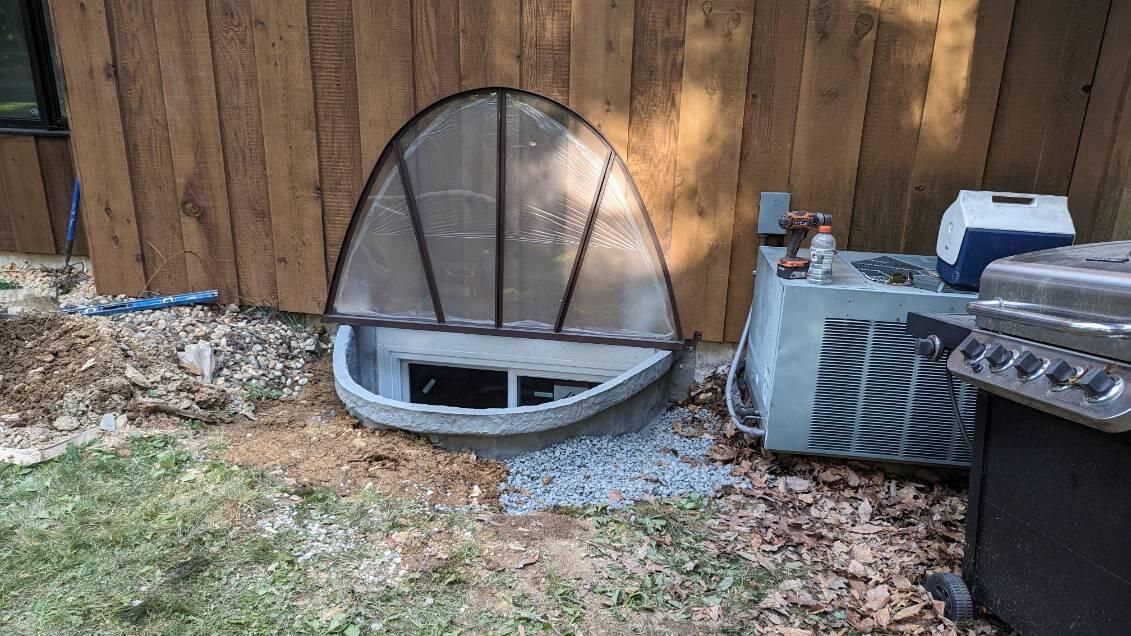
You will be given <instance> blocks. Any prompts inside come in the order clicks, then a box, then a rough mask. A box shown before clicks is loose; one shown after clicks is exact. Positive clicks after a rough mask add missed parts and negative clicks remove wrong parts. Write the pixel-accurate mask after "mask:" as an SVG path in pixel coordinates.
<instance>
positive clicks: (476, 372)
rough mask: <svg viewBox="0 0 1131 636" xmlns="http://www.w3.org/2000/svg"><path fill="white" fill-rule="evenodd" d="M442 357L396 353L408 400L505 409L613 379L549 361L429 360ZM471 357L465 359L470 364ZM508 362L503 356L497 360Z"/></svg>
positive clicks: (541, 401) (571, 394)
mask: <svg viewBox="0 0 1131 636" xmlns="http://www.w3.org/2000/svg"><path fill="white" fill-rule="evenodd" d="M443 357H444V356H442V355H431V356H428V355H425V356H411V357H402V356H401V355H396V356H394V358H393V359H394V361H396V362H399V363H400V364H401V365H402V367H401V384H400V387H401V388H400V390H399V391H397V390H396V389H394V391H393V392H394V393H397V392H399V393H400V394H401V396H402V398H403V399H404V400H405V401H406V402H411V403H413V404H430V405H433V406H454V407H459V408H468V409H502V408H508V407H514V406H534V405H537V404H546V403H547V402H553V401H555V400H563V399H565V398H570V397H574V396H576V395H580V394H581V393H584V392H585V391H587V390H589V389H592V388H593V387H596V386H600V384H601V383H602V382H603V381H605V380H606V379H611V378H612V377H613V376H612V371H605V372H604V374H602V372H601V370H600V369H584V368H581V367H573V368H570V367H564V366H559V365H553V364H548V365H547V367H548V369H540V368H539V367H538V365H535V364H530V363H526V364H522V363H518V365H517V367H516V368H507V367H503V366H499V367H484V366H464V365H462V364H459V362H460V361H461V360H459V359H457V358H452V360H454V361H456V363H455V364H429V363H427V362H421V361H419V360H420V359H428V360H429V361H435V360H437V359H441V358H443ZM466 360H468V359H467V358H464V359H463V360H462V361H464V362H466ZM493 362H494V363H496V364H506V361H505V359H504V358H499V359H496V360H494V361H493Z"/></svg>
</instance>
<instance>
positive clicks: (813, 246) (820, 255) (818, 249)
mask: <svg viewBox="0 0 1131 636" xmlns="http://www.w3.org/2000/svg"><path fill="white" fill-rule="evenodd" d="M835 256H836V238H835V237H834V236H833V228H832V226H830V225H822V226H821V229H819V230H818V231H817V236H814V237H813V242H812V243H810V244H809V275H808V278H809V282H810V283H813V284H814V285H828V284H830V283H832V282H833V258H834V257H835Z"/></svg>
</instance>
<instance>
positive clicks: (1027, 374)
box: [1013, 351, 1045, 380]
mask: <svg viewBox="0 0 1131 636" xmlns="http://www.w3.org/2000/svg"><path fill="white" fill-rule="evenodd" d="M1013 366H1014V367H1015V368H1016V369H1017V375H1018V376H1019V377H1020V378H1021V379H1022V380H1031V379H1033V378H1035V377H1036V376H1037V374H1038V373H1040V372H1041V369H1043V368H1045V361H1044V360H1042V359H1040V358H1039V357H1037V356H1035V355H1033V352H1032V351H1026V352H1024V353H1022V354H1021V355H1020V356H1018V357H1017V361H1016V362H1014V363H1013Z"/></svg>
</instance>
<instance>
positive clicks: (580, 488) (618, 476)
mask: <svg viewBox="0 0 1131 636" xmlns="http://www.w3.org/2000/svg"><path fill="white" fill-rule="evenodd" d="M704 418H709V419H708V420H707V421H704ZM693 419H694V420H698V423H699V424H701V425H703V429H702V434H700V435H695V436H692V437H688V436H685V435H681V434H679V433H677V432H676V431H675V430H674V429H673V425H674V426H676V427H677V428H682V427H680V424H682V423H685V422H687V421H689V420H693ZM720 426H721V423H720V422H719V420H718V419H717V418H715V417H714V416H711V415H709V414H706V413H703V412H700V413H698V414H693V413H692V412H691V411H689V410H688V409H687V408H685V407H680V408H675V409H672V410H669V411H667V412H666V413H664V414H662V415H661V416H660V417H658V418H656V420H655V421H654V422H652V423H651V424H649V425H648V426H647V427H646V428H644V429H643V430H640V431H638V432H636V433H628V434H625V435H619V436H616V437H612V436H599V437H577V438H573V439H570V440H568V441H565V442H562V443H561V444H558V445H556V446H551V447H550V448H546V449H543V450H540V451H535V452H531V453H526V454H523V455H518V456H515V457H512V458H511V459H508V460H506V464H507V468H508V469H509V471H510V474H509V476H508V477H507V480H506V481H505V482H504V484H503V486H502V489H503V491H504V494H503V495H502V496H501V497H500V498H499V501H500V503H501V504H502V506H503V509H504V510H505V511H506V512H508V513H511V514H524V513H529V512H533V511H535V510H545V509H549V508H554V507H556V506H574V507H581V506H587V505H593V504H605V505H608V506H609V507H610V508H619V507H623V506H626V505H629V504H632V503H634V502H638V501H648V500H652V499H656V498H665V497H680V496H685V495H689V494H701V495H705V496H711V495H713V494H715V493H716V492H717V491H718V490H719V489H720V488H723V487H725V486H740V487H743V486H745V487H748V486H749V481H747V480H746V479H745V478H744V477H736V476H734V475H732V474H731V472H732V467H731V466H726V465H719V464H716V463H714V462H712V461H710V460H709V459H707V453H708V450H709V449H710V447H711V444H712V443H713V439H714V436H713V435H712V434H711V431H712V430H715V429H717V428H718V427H720Z"/></svg>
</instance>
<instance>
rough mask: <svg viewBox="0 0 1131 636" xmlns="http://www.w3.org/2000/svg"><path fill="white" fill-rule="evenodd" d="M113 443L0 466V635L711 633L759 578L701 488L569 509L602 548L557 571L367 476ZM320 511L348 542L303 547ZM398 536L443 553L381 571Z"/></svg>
mask: <svg viewBox="0 0 1131 636" xmlns="http://www.w3.org/2000/svg"><path fill="white" fill-rule="evenodd" d="M126 450H128V452H125V451H120V452H118V453H115V452H111V451H109V450H104V449H102V448H100V447H99V446H97V445H95V446H90V447H87V448H85V449H72V450H71V451H69V452H68V453H67V454H66V455H64V456H63V457H61V458H58V459H56V460H53V461H50V462H45V463H43V464H40V465H38V466H34V467H16V466H10V465H0V634H29V635H34V634H99V635H102V634H108V635H116V634H178V635H181V634H186V635H193V634H201V635H204V634H208V635H211V634H300V635H301V634H344V635H345V636H361V635H362V634H370V633H390V634H453V633H468V634H482V633H493V634H534V633H556V634H580V633H587V632H591V631H593V630H597V629H600V628H601V626H602V625H604V624H605V622H606V621H609V620H612V621H617V620H618V619H619V620H620V621H624V622H625V623H627V624H631V625H634V626H635V627H633V629H635V628H636V627H639V626H640V625H641V622H640V621H641V620H644V621H645V623H647V622H648V621H650V620H651V619H650V618H642V617H646V616H664V617H670V618H673V619H675V620H681V621H691V620H701V618H702V613H703V612H711V611H714V612H716V614H717V613H719V612H721V614H722V618H721V619H719V624H718V627H719V631H724V632H725V631H728V630H730V631H741V629H740V627H741V625H742V624H743V622H742V620H743V619H742V617H743V616H745V615H746V614H745V613H748V612H749V611H751V608H753V606H754V605H755V604H756V603H757V602H758V601H759V600H760V599H761V598H762V594H763V593H762V590H763V589H765V586H766V585H767V583H768V581H767V579H766V578H765V575H764V573H762V572H761V571H760V570H757V569H755V568H754V567H752V566H751V565H750V564H749V563H747V562H746V561H744V560H742V559H738V558H735V557H733V556H729V557H728V556H725V555H719V554H715V553H713V552H712V551H711V549H710V546H711V545H712V541H711V534H710V532H711V531H710V528H709V524H708V521H709V520H710V518H711V515H712V512H713V511H712V510H711V508H710V506H709V504H707V503H706V502H704V501H703V500H701V499H696V498H688V499H682V500H679V501H676V502H674V503H666V504H648V505H639V506H636V507H635V508H634V509H630V510H623V511H617V512H614V513H610V512H608V511H606V510H603V509H589V510H585V511H578V512H577V514H578V515H580V516H584V517H588V518H590V519H591V520H592V522H593V524H594V526H595V530H594V531H593V533H592V535H591V536H590V543H589V544H588V545H589V546H590V547H591V548H592V551H593V552H594V553H599V554H602V555H605V556H610V557H615V558H611V559H610V563H611V565H610V566H609V567H607V568H603V569H602V570H601V571H600V572H597V573H596V574H594V575H593V576H591V577H589V578H587V579H582V578H567V577H564V576H560V575H559V574H558V572H557V571H556V570H555V564H553V563H549V562H546V563H545V564H544V565H545V567H546V570H545V571H544V572H543V573H541V574H537V573H535V574H532V573H531V572H532V571H531V570H523V571H522V572H518V571H513V570H510V569H507V568H498V567H497V566H492V567H493V568H494V569H492V568H489V567H488V565H489V564H491V563H494V561H492V558H493V557H491V556H490V554H485V553H481V552H482V551H483V550H484V549H485V546H486V544H484V543H483V535H481V534H479V533H480V529H481V528H482V527H483V525H482V524H478V523H476V522H475V520H474V519H472V518H471V517H470V516H469V513H463V512H458V511H455V512H450V511H449V512H437V511H435V510H434V509H432V508H429V507H427V506H423V505H422V504H420V503H419V502H414V501H409V500H390V499H386V498H383V497H382V496H380V495H378V494H377V493H375V492H373V491H369V490H367V491H364V492H363V493H361V494H359V495H356V496H354V497H352V498H349V499H343V498H340V497H338V496H337V495H336V494H335V493H334V492H332V491H330V490H327V489H323V488H309V487H306V488H302V489H297V488H296V489H293V490H287V489H286V487H285V486H284V485H283V483H282V482H281V481H278V480H276V479H275V478H272V477H269V476H266V475H264V474H262V473H261V472H258V471H252V470H241V469H238V468H235V467H232V466H228V465H225V464H222V463H218V462H212V461H205V460H199V459H194V458H193V457H191V456H190V455H189V454H188V453H187V452H185V451H183V450H181V449H180V448H178V447H177V445H176V443H175V442H174V440H172V439H171V438H168V437H148V438H146V437H140V438H135V439H133V440H132V441H131V442H130V447H129V448H128V449H126ZM279 520H283V521H284V522H285V521H287V520H293V524H288V523H283V522H280V521H279ZM264 521H269V522H271V524H272V527H273V528H274V529H275V531H274V532H271V531H267V530H265V529H264V528H263V527H261V526H260V525H259V524H260V523H261V522H264ZM326 527H331V528H336V529H337V530H341V531H342V532H344V533H345V536H346V537H347V538H349V540H348V541H337V540H334V541H330V542H329V544H331V545H332V546H333V549H332V550H329V551H320V548H319V546H322V545H326V541H324V540H323V539H320V538H319V537H324V535H320V534H318V532H320V531H316V530H312V528H326ZM337 530H335V532H337ZM398 535H407V536H409V537H413V538H414V541H415V542H416V543H415V545H417V546H429V547H435V546H442V548H443V551H444V553H445V554H446V556H445V557H443V558H439V559H435V560H431V561H427V562H425V563H426V564H425V565H422V564H420V563H417V565H415V566H413V567H412V568H405V567H403V565H402V566H397V567H396V568H393V569H394V570H396V574H395V575H393V576H391V577H390V576H389V574H388V572H389V568H390V561H389V560H388V552H387V551H388V550H389V549H390V548H389V546H390V545H394V546H398V547H396V549H397V550H400V549H401V548H400V547H399V546H401V544H400V543H398V542H393V543H390V541H391V539H392V538H393V537H396V536H398ZM335 536H338V535H335ZM488 536H490V535H488ZM398 541H399V540H398ZM410 543H411V542H410ZM406 545H407V544H406ZM487 547H490V546H487ZM499 548H500V546H494V547H493V548H491V549H493V550H494V552H493V554H497V551H498V549H499ZM405 549H408V550H411V549H413V548H411V546H409V547H406V548H405ZM491 549H489V550H488V552H491ZM579 549H580V550H584V549H585V548H584V544H583V545H580V546H579ZM311 554H313V556H312V557H311V556H310V555H311ZM689 564H690V565H689ZM375 573H376V574H375ZM531 577H536V578H531ZM520 579H521V580H520ZM473 592H474V593H475V594H474V597H473V594H472V593H473ZM473 598H494V599H499V600H501V601H502V603H501V604H499V603H486V604H481V605H482V606H479V605H480V604H476V603H474V602H473ZM627 624H626V625H623V626H622V627H628V626H629V625H627ZM732 627H733V629H732ZM622 631H623V630H622Z"/></svg>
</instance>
